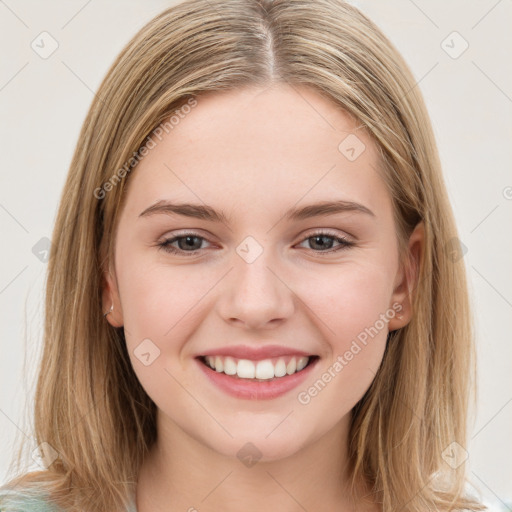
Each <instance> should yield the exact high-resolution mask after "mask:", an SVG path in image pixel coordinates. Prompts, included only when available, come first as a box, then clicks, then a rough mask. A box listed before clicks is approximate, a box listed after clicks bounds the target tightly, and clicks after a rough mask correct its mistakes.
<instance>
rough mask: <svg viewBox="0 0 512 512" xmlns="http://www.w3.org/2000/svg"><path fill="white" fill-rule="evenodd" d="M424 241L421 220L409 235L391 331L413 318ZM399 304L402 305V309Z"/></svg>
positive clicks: (395, 299)
mask: <svg viewBox="0 0 512 512" xmlns="http://www.w3.org/2000/svg"><path fill="white" fill-rule="evenodd" d="M424 243H425V226H424V223H423V221H420V222H418V224H417V225H416V227H415V228H414V230H413V232H412V233H411V236H410V237H409V243H408V252H407V257H406V260H405V263H404V265H403V267H402V268H401V270H400V276H401V277H400V281H399V283H398V285H397V286H396V288H395V290H394V292H393V296H392V300H391V306H392V307H393V309H395V311H397V314H396V316H395V317H394V318H393V319H392V320H390V322H389V330H390V331H394V330H396V329H400V328H401V327H404V326H405V325H407V324H408V323H409V322H410V320H411V318H412V315H413V311H412V303H413V300H412V299H413V295H414V293H415V290H416V288H417V285H418V279H419V272H420V267H421V257H422V254H423V246H424ZM397 304H400V305H401V308H400V309H398V306H397ZM393 305H394V306H393Z"/></svg>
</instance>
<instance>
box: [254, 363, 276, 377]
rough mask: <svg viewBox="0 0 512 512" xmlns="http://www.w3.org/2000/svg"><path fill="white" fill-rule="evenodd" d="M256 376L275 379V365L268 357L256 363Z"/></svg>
mask: <svg viewBox="0 0 512 512" xmlns="http://www.w3.org/2000/svg"><path fill="white" fill-rule="evenodd" d="M256 378H257V379H273V378H274V365H273V364H272V361H269V360H268V359H266V360H265V361H259V362H258V364H257V365H256Z"/></svg>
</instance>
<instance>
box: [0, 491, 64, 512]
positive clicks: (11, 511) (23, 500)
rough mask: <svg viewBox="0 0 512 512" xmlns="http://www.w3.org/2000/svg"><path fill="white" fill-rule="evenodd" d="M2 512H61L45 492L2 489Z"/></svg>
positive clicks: (0, 500)
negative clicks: (33, 492)
mask: <svg viewBox="0 0 512 512" xmlns="http://www.w3.org/2000/svg"><path fill="white" fill-rule="evenodd" d="M0 512H61V511H60V509H59V508H58V507H57V506H56V505H52V504H51V503H50V502H49V501H48V500H47V499H46V496H45V495H44V494H37V495H35V494H27V493H24V492H22V491H15V490H6V489H1V490H0Z"/></svg>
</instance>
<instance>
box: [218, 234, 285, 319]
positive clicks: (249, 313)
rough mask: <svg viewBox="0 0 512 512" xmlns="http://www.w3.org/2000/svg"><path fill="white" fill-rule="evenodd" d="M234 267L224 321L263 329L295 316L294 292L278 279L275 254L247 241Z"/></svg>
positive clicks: (238, 251) (225, 295) (224, 304)
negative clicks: (236, 321)
mask: <svg viewBox="0 0 512 512" xmlns="http://www.w3.org/2000/svg"><path fill="white" fill-rule="evenodd" d="M233 265H234V268H233V271H232V272H230V278H229V283H227V288H226V289H225V291H224V292H223V299H222V300H221V304H222V307H221V313H222V315H223V317H224V319H225V320H230V319H231V320H233V319H236V320H239V321H241V322H243V323H246V324H250V325H251V326H256V325H257V326H262V325H265V324H266V323H268V322H270V321H272V320H275V319H284V318H286V317H288V316H289V315H290V314H291V313H292V310H293V298H292V292H291V291H290V290H289V289H288V288H287V286H286V285H285V284H284V283H283V281H282V280H281V279H280V278H279V270H278V269H279V262H278V258H277V256H276V255H275V251H273V250H272V249H271V248H270V247H264V246H263V245H262V244H260V243H259V242H258V241H257V240H256V239H255V238H253V237H247V238H246V239H244V240H243V241H242V242H241V243H240V244H239V246H238V247H237V248H236V254H235V255H234V257H233Z"/></svg>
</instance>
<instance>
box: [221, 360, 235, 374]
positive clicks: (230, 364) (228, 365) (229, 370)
mask: <svg viewBox="0 0 512 512" xmlns="http://www.w3.org/2000/svg"><path fill="white" fill-rule="evenodd" d="M236 368H237V364H236V363H235V360H234V359H233V358H232V357H229V356H228V357H226V359H224V373H225V374H226V375H235V373H236Z"/></svg>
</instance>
